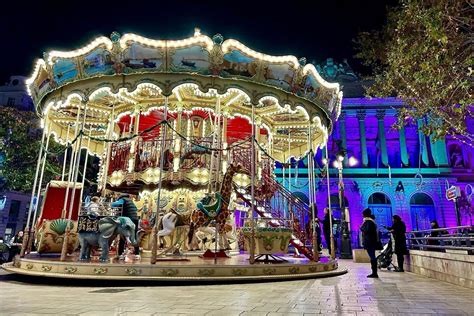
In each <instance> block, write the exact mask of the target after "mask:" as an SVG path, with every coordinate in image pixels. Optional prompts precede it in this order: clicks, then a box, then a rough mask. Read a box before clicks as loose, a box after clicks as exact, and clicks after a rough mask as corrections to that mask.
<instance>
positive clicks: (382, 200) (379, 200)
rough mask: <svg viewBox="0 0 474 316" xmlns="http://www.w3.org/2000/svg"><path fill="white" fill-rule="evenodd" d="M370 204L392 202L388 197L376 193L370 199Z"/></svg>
mask: <svg viewBox="0 0 474 316" xmlns="http://www.w3.org/2000/svg"><path fill="white" fill-rule="evenodd" d="M369 204H391V202H390V199H389V197H388V196H386V195H385V194H383V193H380V192H376V193H374V194H372V195H371V196H370V197H369Z"/></svg>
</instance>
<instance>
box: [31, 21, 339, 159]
mask: <svg viewBox="0 0 474 316" xmlns="http://www.w3.org/2000/svg"><path fill="white" fill-rule="evenodd" d="M27 85H28V89H29V93H30V95H31V96H32V98H33V100H34V102H35V105H36V109H37V111H38V113H39V114H40V116H42V117H43V118H44V119H45V124H46V127H47V128H49V130H50V131H51V132H52V133H54V134H55V136H56V138H57V140H59V141H62V142H64V141H66V140H70V139H71V138H72V137H71V135H72V133H73V131H72V129H71V128H72V126H73V125H75V122H79V119H77V118H78V117H79V116H80V117H81V119H84V122H85V126H86V128H85V129H86V130H87V131H85V134H87V133H90V134H91V135H93V136H105V135H106V133H107V129H108V128H109V126H110V122H111V121H114V122H115V123H118V122H120V120H121V119H122V118H123V117H124V116H127V115H134V114H136V113H141V115H144V116H146V115H151V116H153V115H155V116H157V117H160V115H158V114H157V113H158V112H161V109H162V108H163V106H164V104H165V103H166V104H167V106H168V110H169V111H170V113H177V112H178V111H181V112H182V111H184V113H196V111H202V112H203V113H211V114H209V115H213V114H212V113H221V114H223V115H225V116H227V117H229V118H234V119H235V118H238V117H239V118H244V119H247V120H250V117H251V116H252V109H254V115H255V122H256V123H257V124H258V125H259V126H260V128H261V129H262V130H265V131H266V132H265V133H268V134H270V135H271V137H272V139H273V142H274V148H273V149H274V152H275V155H276V156H277V157H278V159H281V160H286V159H288V158H289V157H290V156H300V155H303V154H304V152H306V150H307V148H308V145H307V143H308V127H309V125H310V122H311V123H312V124H311V126H312V130H311V131H312V134H313V137H312V140H313V144H312V145H313V146H314V147H317V146H321V145H324V144H325V143H326V141H327V135H328V131H330V130H331V128H332V124H333V121H334V120H336V119H337V117H338V115H339V111H340V104H341V99H342V92H341V91H340V88H339V85H338V84H337V83H329V82H327V81H325V80H324V79H323V78H322V77H321V76H320V75H319V73H318V71H317V70H316V68H315V67H314V66H313V65H312V64H306V63H305V59H304V58H301V59H298V58H296V57H294V56H269V55H265V54H262V53H259V52H255V51H253V50H251V49H250V48H248V47H246V46H245V45H243V44H241V43H240V42H238V41H236V40H233V39H227V40H225V41H224V40H223V38H222V36H221V35H219V34H218V35H215V36H214V37H212V39H211V38H210V37H208V36H205V35H202V34H200V32H199V30H196V32H195V34H194V36H193V37H190V38H187V39H183V40H177V41H170V40H152V39H147V38H144V37H141V36H138V35H135V34H124V35H122V36H120V35H119V34H118V33H116V32H114V33H112V35H111V36H110V38H107V37H103V36H102V37H98V38H97V39H95V40H94V41H92V42H91V43H90V44H88V45H87V46H85V47H83V48H81V49H78V50H75V51H72V52H59V51H51V52H49V53H46V54H45V55H44V59H39V60H38V61H37V62H36V66H35V70H34V73H33V75H32V76H31V78H30V79H28V81H27ZM85 103H87V108H85V107H84V104H85ZM78 114H79V115H78ZM84 114H85V117H84ZM150 124H151V123H150ZM242 125H243V124H242ZM233 128H234V129H235V126H234V127H233ZM68 130H70V133H69V136H68V135H67V134H68V133H67V131H68ZM115 130H116V131H117V132H119V131H120V129H119V127H118V126H116V127H115ZM237 132H238V131H237ZM88 147H89V150H90V151H91V152H93V153H97V154H102V153H103V150H104V145H103V144H101V142H100V141H94V140H91V141H90V142H89V143H88Z"/></svg>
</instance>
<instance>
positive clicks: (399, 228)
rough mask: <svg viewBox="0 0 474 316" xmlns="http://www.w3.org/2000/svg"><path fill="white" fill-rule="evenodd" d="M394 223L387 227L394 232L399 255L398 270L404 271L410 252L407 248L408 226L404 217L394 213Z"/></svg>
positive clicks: (396, 251)
mask: <svg viewBox="0 0 474 316" xmlns="http://www.w3.org/2000/svg"><path fill="white" fill-rule="evenodd" d="M392 218H393V224H392V226H391V227H387V229H388V230H389V231H390V232H391V233H392V236H393V239H394V241H395V254H396V255H397V262H398V268H397V269H396V270H395V271H396V272H404V271H405V270H403V263H404V261H405V257H404V256H405V255H406V254H408V250H407V239H406V235H405V234H406V232H407V227H406V225H405V223H404V222H403V221H402V218H401V217H400V216H398V215H393V216H392Z"/></svg>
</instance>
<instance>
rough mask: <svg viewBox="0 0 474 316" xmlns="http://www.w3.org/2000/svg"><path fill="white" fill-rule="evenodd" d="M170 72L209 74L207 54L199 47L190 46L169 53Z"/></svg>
mask: <svg viewBox="0 0 474 316" xmlns="http://www.w3.org/2000/svg"><path fill="white" fill-rule="evenodd" d="M170 55H171V56H172V57H171V71H186V72H196V73H200V74H209V65H210V63H209V52H208V51H207V50H206V49H205V48H203V47H201V46H192V47H186V48H182V49H177V50H175V51H174V52H173V53H171V52H170Z"/></svg>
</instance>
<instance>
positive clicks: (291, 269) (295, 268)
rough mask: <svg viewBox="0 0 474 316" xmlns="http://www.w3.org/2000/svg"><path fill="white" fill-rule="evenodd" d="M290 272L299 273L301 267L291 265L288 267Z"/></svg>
mask: <svg viewBox="0 0 474 316" xmlns="http://www.w3.org/2000/svg"><path fill="white" fill-rule="evenodd" d="M288 272H290V273H291V274H297V273H299V272H300V268H299V267H290V268H289V269H288Z"/></svg>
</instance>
